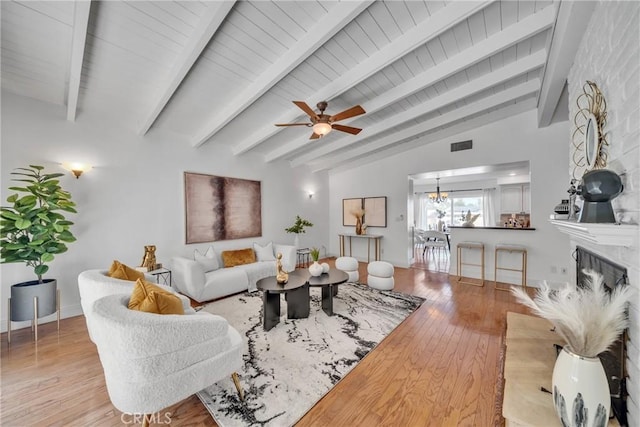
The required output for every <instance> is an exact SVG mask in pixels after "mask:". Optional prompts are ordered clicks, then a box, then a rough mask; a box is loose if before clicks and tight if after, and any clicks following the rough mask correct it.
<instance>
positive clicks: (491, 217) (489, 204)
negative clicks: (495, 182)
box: [482, 188, 498, 227]
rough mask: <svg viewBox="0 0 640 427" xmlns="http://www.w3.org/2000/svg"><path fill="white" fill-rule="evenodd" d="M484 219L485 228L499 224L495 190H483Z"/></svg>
mask: <svg viewBox="0 0 640 427" xmlns="http://www.w3.org/2000/svg"><path fill="white" fill-rule="evenodd" d="M482 218H483V220H484V221H483V222H484V226H485V227H494V226H495V225H496V224H497V223H498V217H497V216H496V189H495V188H485V189H484V190H482Z"/></svg>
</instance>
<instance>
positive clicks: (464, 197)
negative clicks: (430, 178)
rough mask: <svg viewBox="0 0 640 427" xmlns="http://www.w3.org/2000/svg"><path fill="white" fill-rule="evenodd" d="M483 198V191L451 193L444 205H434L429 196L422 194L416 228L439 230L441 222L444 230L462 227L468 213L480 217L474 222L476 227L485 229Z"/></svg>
mask: <svg viewBox="0 0 640 427" xmlns="http://www.w3.org/2000/svg"><path fill="white" fill-rule="evenodd" d="M482 204H483V196H482V192H481V191H460V192H455V193H454V192H450V193H449V198H448V199H447V200H445V201H444V202H442V203H433V202H432V201H431V200H430V199H429V196H428V195H427V194H421V195H420V199H419V202H418V214H417V215H416V227H417V228H420V229H423V230H438V229H439V221H442V225H443V226H444V228H447V227H450V226H452V225H455V226H461V225H462V224H463V223H464V221H465V220H464V219H463V217H466V215H467V212H470V213H471V215H472V216H473V215H477V214H479V215H480V216H479V217H478V218H477V219H476V220H475V221H474V223H473V225H475V226H476V227H483V226H484V220H483V218H482V217H483V215H482Z"/></svg>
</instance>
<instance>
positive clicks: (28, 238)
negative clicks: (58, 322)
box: [0, 165, 76, 326]
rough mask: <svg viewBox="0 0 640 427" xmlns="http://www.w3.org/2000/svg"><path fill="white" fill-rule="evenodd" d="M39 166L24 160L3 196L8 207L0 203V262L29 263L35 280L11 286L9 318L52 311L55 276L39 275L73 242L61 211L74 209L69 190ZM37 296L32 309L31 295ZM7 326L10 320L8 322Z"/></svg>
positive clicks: (31, 315) (54, 303)
mask: <svg viewBox="0 0 640 427" xmlns="http://www.w3.org/2000/svg"><path fill="white" fill-rule="evenodd" d="M43 170H44V168H43V167H42V166H37V165H29V167H28V168H18V169H16V171H15V172H12V173H11V174H12V175H16V176H17V178H14V179H12V180H13V181H16V182H20V183H21V184H20V186H16V187H9V190H11V191H14V192H15V193H13V194H11V195H10V196H9V197H7V202H8V203H9V205H8V206H2V207H0V243H1V244H2V248H1V249H0V262H2V263H13V262H22V263H25V264H26V265H27V266H28V267H31V268H33V272H34V274H35V275H36V276H37V280H31V281H28V282H24V283H18V284H16V285H13V286H12V287H11V320H13V321H22V320H32V319H34V315H36V317H43V316H47V315H49V314H52V313H54V312H55V311H56V310H57V307H56V306H57V304H56V294H57V283H56V280H55V279H43V278H42V276H43V275H44V274H46V273H47V271H48V270H49V266H48V265H47V263H49V262H51V261H53V259H54V258H55V256H56V255H58V254H61V253H63V252H66V251H67V245H66V243H70V242H73V241H75V240H76V239H75V237H74V236H73V234H72V233H71V231H70V230H69V228H70V226H71V225H72V224H73V222H71V221H68V220H67V219H66V218H65V217H64V215H63V214H62V213H61V212H69V213H76V210H75V208H74V207H75V203H74V202H73V201H72V200H71V195H70V194H69V193H68V192H67V191H65V190H63V189H62V187H60V182H59V181H58V179H57V178H59V177H60V176H63V175H64V174H62V173H51V174H47V173H44V172H43ZM34 297H38V312H37V313H35V312H34V307H33V298H34ZM9 326H10V325H9Z"/></svg>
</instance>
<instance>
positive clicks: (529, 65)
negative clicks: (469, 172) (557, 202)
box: [291, 50, 547, 167]
mask: <svg viewBox="0 0 640 427" xmlns="http://www.w3.org/2000/svg"><path fill="white" fill-rule="evenodd" d="M546 59H547V53H546V52H545V51H544V50H541V51H538V52H536V53H534V54H532V55H529V56H527V57H525V58H523V59H521V60H519V61H516V62H512V63H511V64H509V65H506V66H504V67H502V68H498V69H497V70H496V71H493V72H491V73H488V74H485V75H483V76H480V77H478V78H476V79H473V80H471V81H470V82H468V83H465V84H463V85H460V86H458V87H456V88H454V89H452V90H449V91H447V92H444V93H442V94H440V95H438V96H435V97H433V98H431V99H430V100H428V101H427V102H424V103H422V104H419V105H416V106H415V107H412V108H409V109H408V110H405V111H403V112H402V113H398V114H395V115H393V116H391V117H389V118H388V119H385V120H382V121H380V122H378V123H376V124H375V125H374V126H369V127H368V128H367V129H364V130H363V131H362V132H360V134H359V135H358V136H355V137H350V138H340V139H338V140H335V141H332V142H330V143H328V144H322V145H320V146H319V147H318V148H317V149H316V150H313V151H310V152H307V153H305V154H303V155H302V156H300V157H298V158H296V159H294V160H293V161H292V162H291V166H294V167H295V166H300V165H301V164H304V163H308V162H310V161H312V160H314V159H317V158H318V157H321V156H324V155H327V154H329V153H331V152H333V151H336V150H340V149H344V148H346V147H349V146H351V145H355V144H357V143H358V142H361V141H363V140H366V139H369V138H372V137H375V136H376V135H379V134H381V133H384V132H386V131H388V130H389V129H392V128H394V127H396V126H400V125H402V124H403V123H406V122H408V121H410V120H413V119H417V118H419V117H421V116H424V115H425V114H428V113H431V112H434V111H436V110H438V109H440V108H443V107H446V106H447V105H450V104H453V103H455V102H458V101H460V100H462V99H465V98H468V97H470V96H473V95H475V94H478V93H480V92H483V91H485V90H487V89H490V88H492V87H495V86H498V85H500V84H504V83H506V82H508V81H509V80H511V79H513V78H515V77H517V76H521V75H523V74H526V73H528V72H530V71H533V70H535V69H539V68H542V66H544V63H545V61H546Z"/></svg>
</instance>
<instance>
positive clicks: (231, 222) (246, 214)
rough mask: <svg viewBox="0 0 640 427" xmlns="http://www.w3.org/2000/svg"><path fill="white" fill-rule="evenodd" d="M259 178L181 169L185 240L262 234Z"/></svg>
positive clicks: (205, 239)
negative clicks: (209, 173)
mask: <svg viewBox="0 0 640 427" xmlns="http://www.w3.org/2000/svg"><path fill="white" fill-rule="evenodd" d="M260 185H261V183H260V181H251V180H248V179H240V178H229V177H224V176H215V175H205V174H201V173H192V172H185V173H184V197H185V218H186V242H187V244H189V243H203V242H215V241H217V240H233V239H243V238H246V237H260V236H262V200H261V195H262V193H261V186H260Z"/></svg>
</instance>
